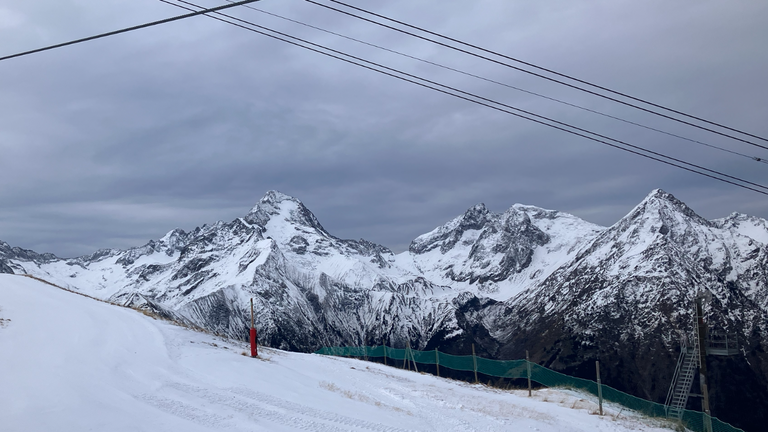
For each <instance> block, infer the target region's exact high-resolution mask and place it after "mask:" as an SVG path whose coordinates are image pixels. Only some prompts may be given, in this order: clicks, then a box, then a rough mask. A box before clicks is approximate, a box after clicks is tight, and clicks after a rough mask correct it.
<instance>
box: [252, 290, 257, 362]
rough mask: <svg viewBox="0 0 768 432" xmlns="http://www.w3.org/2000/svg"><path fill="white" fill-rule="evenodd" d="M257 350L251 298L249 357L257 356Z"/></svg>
mask: <svg viewBox="0 0 768 432" xmlns="http://www.w3.org/2000/svg"><path fill="white" fill-rule="evenodd" d="M258 356H259V352H258V350H257V349H256V326H255V325H253V299H251V357H258Z"/></svg>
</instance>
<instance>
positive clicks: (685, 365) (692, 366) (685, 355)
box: [664, 337, 699, 420]
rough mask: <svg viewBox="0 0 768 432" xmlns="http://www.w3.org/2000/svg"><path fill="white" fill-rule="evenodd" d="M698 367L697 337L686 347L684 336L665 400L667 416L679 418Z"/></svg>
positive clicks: (686, 342)
mask: <svg viewBox="0 0 768 432" xmlns="http://www.w3.org/2000/svg"><path fill="white" fill-rule="evenodd" d="M698 367H699V339H698V338H693V346H692V347H688V341H687V338H686V337H683V339H682V341H681V343H680V358H679V359H678V360H677V367H675V374H674V377H673V378H672V385H670V386H669V392H668V393H667V400H666V402H665V403H664V405H665V406H666V409H667V418H672V419H677V420H680V419H681V418H682V416H683V411H684V410H685V405H686V404H687V403H688V396H689V395H690V394H691V386H692V385H693V380H694V376H695V375H696V368H698Z"/></svg>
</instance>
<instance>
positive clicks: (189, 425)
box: [0, 275, 669, 432]
mask: <svg viewBox="0 0 768 432" xmlns="http://www.w3.org/2000/svg"><path fill="white" fill-rule="evenodd" d="M244 351H246V345H245V344H244V343H240V342H235V341H226V340H223V339H220V338H217V337H214V336H211V335H208V334H205V333H200V332H195V331H191V330H188V329H185V328H182V327H178V326H175V325H173V324H171V323H168V322H165V321H162V320H157V319H154V318H152V317H149V316H146V315H144V314H142V313H140V312H137V311H135V310H132V309H127V308H123V307H118V306H114V305H111V304H107V303H103V302H99V301H96V300H94V299H91V298H88V297H84V296H81V295H77V294H74V293H71V292H67V291H64V290H61V289H58V288H56V287H53V286H50V285H47V284H44V283H42V282H39V281H36V280H33V279H30V278H26V277H22V276H14V275H0V430H2V431H4V432H10V431H26V432H30V431H78V432H80V431H153V432H156V431H185V432H191V431H214V430H215V431H228V430H231V431H298V430H301V431H440V432H449V431H462V432H467V431H518V430H520V431H525V430H533V431H543V432H550V431H552V432H554V431H590V432H594V431H619V432H621V431H662V430H669V429H665V428H664V427H663V426H664V424H663V423H660V422H658V421H656V420H652V419H647V418H643V417H640V416H635V415H633V414H631V413H628V412H627V411H623V412H620V407H616V406H612V405H607V406H606V411H607V414H606V415H605V416H602V417H600V416H598V415H595V414H594V412H595V411H596V410H597V407H596V403H595V400H594V398H593V397H592V396H590V395H584V394H579V393H575V392H570V391H564V390H554V389H548V390H540V391H536V392H534V397H533V398H528V397H527V391H520V390H514V391H501V390H495V389H491V388H488V387H484V386H481V385H470V384H466V383H461V382H456V381H451V380H447V379H442V378H437V377H434V376H431V375H426V374H418V373H415V372H408V371H405V370H401V369H396V368H394V367H388V366H384V365H380V364H375V363H370V362H363V361H360V360H354V359H344V358H333V357H325V356H319V355H313V354H299V353H290V352H283V351H278V350H272V349H262V350H261V354H262V357H261V358H260V359H252V358H250V357H246V356H243V355H241V353H243V352H244Z"/></svg>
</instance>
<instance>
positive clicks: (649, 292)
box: [0, 189, 768, 430]
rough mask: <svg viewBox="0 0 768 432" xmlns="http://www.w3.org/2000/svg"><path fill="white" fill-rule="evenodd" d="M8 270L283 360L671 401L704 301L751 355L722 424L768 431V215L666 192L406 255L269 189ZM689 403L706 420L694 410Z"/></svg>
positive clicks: (722, 410)
mask: <svg viewBox="0 0 768 432" xmlns="http://www.w3.org/2000/svg"><path fill="white" fill-rule="evenodd" d="M0 273H17V274H30V275H34V276H36V277H39V278H43V279H45V280H47V281H50V282H52V283H55V284H57V285H60V286H63V287H66V288H68V289H71V290H74V291H78V292H82V293H84V294H87V295H90V296H94V297H97V298H100V299H104V300H109V301H111V302H116V303H119V304H123V305H126V306H133V307H138V308H146V309H150V310H152V311H153V312H154V313H157V314H160V315H162V316H165V317H168V318H170V319H174V320H176V321H179V322H183V323H187V324H190V325H194V326H198V327H202V328H205V329H207V330H209V331H212V332H215V333H219V334H224V335H227V336H230V337H235V338H245V336H246V334H247V331H248V330H247V329H248V327H249V325H250V300H251V298H253V301H254V305H255V310H256V327H257V329H258V332H259V341H260V343H262V344H266V345H269V346H272V347H276V348H283V349H289V350H295V351H314V350H316V349H317V348H319V347H321V346H339V345H381V344H387V345H390V346H395V347H403V346H405V345H406V343H410V345H411V346H412V347H414V348H418V349H434V348H439V349H440V350H441V351H445V352H450V353H454V354H468V353H470V350H471V349H472V347H471V346H472V345H473V344H474V345H475V347H476V349H477V353H478V355H481V356H485V357H489V358H498V359H508V358H523V357H524V356H525V351H529V352H530V355H531V360H533V361H536V362H539V363H541V364H543V365H545V366H547V367H550V368H553V369H556V370H560V371H563V372H564V373H569V374H572V375H576V376H581V377H584V378H590V379H594V378H595V377H594V360H600V362H601V364H602V368H601V369H602V370H603V374H604V376H603V377H602V379H603V382H604V383H605V384H608V385H611V386H613V387H615V388H618V389H619V390H623V391H627V392H629V393H632V394H635V395H637V396H640V397H643V398H646V399H650V400H654V401H658V402H663V401H664V398H665V396H666V393H667V390H668V388H669V383H670V381H671V379H672V374H673V372H674V368H675V364H676V361H677V356H678V353H679V345H680V338H681V334H691V333H692V330H693V324H694V319H693V301H694V298H695V296H696V295H697V294H699V293H708V298H709V299H710V300H709V301H708V302H706V304H705V317H706V320H707V323H708V325H709V328H710V330H713V331H715V330H716V331H721V332H725V333H728V334H732V335H734V336H735V337H737V338H738V342H739V350H740V354H738V355H734V356H730V357H712V356H710V357H709V358H708V360H707V362H708V369H709V374H710V377H709V379H710V396H711V405H712V412H713V414H714V415H715V416H717V417H719V418H721V419H723V420H725V421H728V422H729V423H732V424H734V425H737V426H740V427H743V428H744V429H745V430H761V428H762V427H763V426H764V425H765V424H766V422H768V414H766V413H768V354H766V351H767V350H768V221H766V220H764V219H761V218H757V217H752V216H747V215H743V214H737V213H734V214H732V215H730V216H728V217H726V218H723V219H716V220H706V219H704V218H702V217H701V216H699V215H697V214H696V213H695V212H694V211H693V210H692V209H690V208H689V207H688V206H687V205H685V204H684V203H683V202H681V201H680V200H678V199H677V198H675V197H674V196H672V195H671V194H669V193H667V192H664V191H662V190H658V189H657V190H654V191H652V192H651V193H650V194H649V195H648V196H647V197H646V198H645V199H644V200H643V201H642V202H641V203H640V204H638V205H637V206H636V207H635V208H634V209H633V210H632V211H631V212H630V213H629V214H628V215H626V216H625V217H623V218H622V219H621V220H619V221H618V222H617V223H616V224H614V225H613V226H611V227H601V226H598V225H594V224H591V223H589V222H586V221H584V220H581V219H579V218H577V217H575V216H573V215H570V214H567V213H563V212H558V211H553V210H545V209H541V208H538V207H534V206H528V205H520V204H515V205H514V206H512V207H511V208H509V209H508V210H507V211H505V212H503V213H494V212H491V211H489V210H488V209H487V208H486V207H485V206H484V205H482V204H479V205H476V206H474V207H472V208H470V209H468V210H467V211H466V212H465V213H464V214H463V215H460V216H458V217H456V218H454V219H453V220H451V221H449V222H447V223H445V224H444V225H441V226H438V227H437V228H435V229H434V230H432V231H431V232H429V233H426V234H423V235H421V236H419V237H417V238H416V239H414V240H413V242H411V244H410V246H409V248H408V250H407V251H405V252H402V253H398V254H395V253H393V252H392V251H391V250H389V249H388V248H386V247H384V246H382V245H378V244H375V243H372V242H369V241H366V240H363V239H360V240H344V239H340V238H337V237H335V236H333V235H332V234H331V233H329V232H328V231H326V230H325V228H323V226H322V225H321V224H320V222H319V221H318V220H317V218H316V217H315V216H314V215H313V214H312V212H311V211H310V210H309V209H307V208H306V207H305V206H304V205H303V204H302V203H301V201H299V200H298V199H296V198H293V197H290V196H288V195H284V194H282V193H279V192H276V191H270V192H268V193H267V194H266V195H265V196H264V197H263V198H262V199H261V200H260V201H259V202H258V203H257V204H256V206H254V207H253V208H252V209H251V210H250V211H249V212H248V213H247V214H246V215H245V216H243V217H241V218H237V219H235V220H234V221H231V222H221V221H219V222H216V223H214V224H212V225H203V226H201V227H198V228H195V229H194V230H192V231H189V232H185V231H183V230H180V229H175V230H172V231H170V232H168V234H166V235H165V236H163V237H162V238H160V239H158V240H151V241H149V242H148V243H147V244H145V245H143V246H140V247H135V248H131V249H128V250H118V249H105V250H99V251H97V252H95V253H93V254H91V255H86V256H81V257H77V258H70V259H62V258H59V257H56V256H55V255H52V254H49V253H44V254H39V253H37V252H34V251H30V250H25V249H21V248H18V247H11V246H10V245H8V244H7V243H4V242H0ZM689 406H690V407H692V408H695V409H699V408H700V407H699V402H698V400H696V399H695V398H691V400H690V401H689Z"/></svg>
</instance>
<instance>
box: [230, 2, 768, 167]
mask: <svg viewBox="0 0 768 432" xmlns="http://www.w3.org/2000/svg"><path fill="white" fill-rule="evenodd" d="M226 1H228V2H232V1H234V0H226ZM243 7H244V8H247V9H251V10H254V11H257V12H260V13H263V14H265V15H269V16H272V17H275V18H279V19H281V20H284V21H288V22H292V23H294V24H298V25H301V26H304V27H307V28H311V29H314V30H317V31H321V32H323V33H326V34H330V35H334V36H337V37H340V38H343V39H347V40H351V41H353V42H357V43H360V44H363V45H366V46H370V47H372V48H376V49H380V50H383V51H387V52H390V53H392V54H396V55H399V56H402V57H406V58H409V59H412V60H416V61H419V62H422V63H425V64H429V65H432V66H435V67H439V68H442V69H445V70H449V71H452V72H456V73H459V74H462V75H465V76H469V77H472V78H476V79H479V80H483V81H486V82H489V83H492V84H496V85H500V86H503V87H507V88H510V89H513V90H517V91H520V92H523V93H526V94H529V95H532V96H536V97H540V98H543V99H547V100H550V101H553V102H557V103H559V104H562V105H566V106H569V107H572V108H576V109H580V110H583V111H587V112H590V113H592V114H597V115H600V116H603V117H606V118H610V119H612V120H616V121H620V122H623V123H626V124H630V125H633V126H637V127H640V128H644V129H647V130H651V131H654V132H657V133H661V134H664V135H667V136H671V137H674V138H677V139H681V140H685V141H689V142H692V143H694V144H699V145H702V146H705V147H709V148H712V149H715V150H720V151H723V152H726V153H730V154H733V155H736V156H741V157H744V158H747V159H750V160H752V161H756V162H761V163H764V164H768V160H767V159H765V158H761V157H757V156H751V155H748V154H744V153H741V152H737V151H734V150H730V149H727V148H724V147H720V146H716V145H714V144H709V143H706V142H703V141H699V140H695V139H692V138H688V137H685V136H682V135H678V134H675V133H672V132H668V131H665V130H661V129H657V128H654V127H651V126H648V125H644V124H642V123H637V122H634V121H632V120H627V119H624V118H621V117H617V116H613V115H611V114H606V113H604V112H601V111H597V110H594V109H591V108H587V107H584V106H581V105H577V104H574V103H570V102H566V101H564V100H560V99H557V98H554V97H551V96H547V95H543V94H541V93H536V92H533V91H530V90H526V89H524V88H520V87H516V86H513V85H510V84H507V83H504V82H500V81H496V80H493V79H490V78H486V77H483V76H481V75H477V74H473V73H471V72H466V71H463V70H461V69H456V68H453V67H450V66H446V65H443V64H440V63H437V62H433V61H431V60H426V59H423V58H421V57H417V56H413V55H410V54H406V53H403V52H400V51H397V50H393V49H391V48H387V47H384V46H381V45H377V44H374V43H371V42H366V41H364V40H360V39H357V38H354V37H351V36H347V35H344V34H341V33H337V32H334V31H331V30H327V29H324V28H322V27H318V26H315V25H312V24H307V23H305V22H302V21H298V20H295V19H292V18H288V17H284V16H282V15H279V14H276V13H273V12H269V11H266V10H263V9H259V8H257V7H253V6H251V5H246V6H243Z"/></svg>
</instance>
